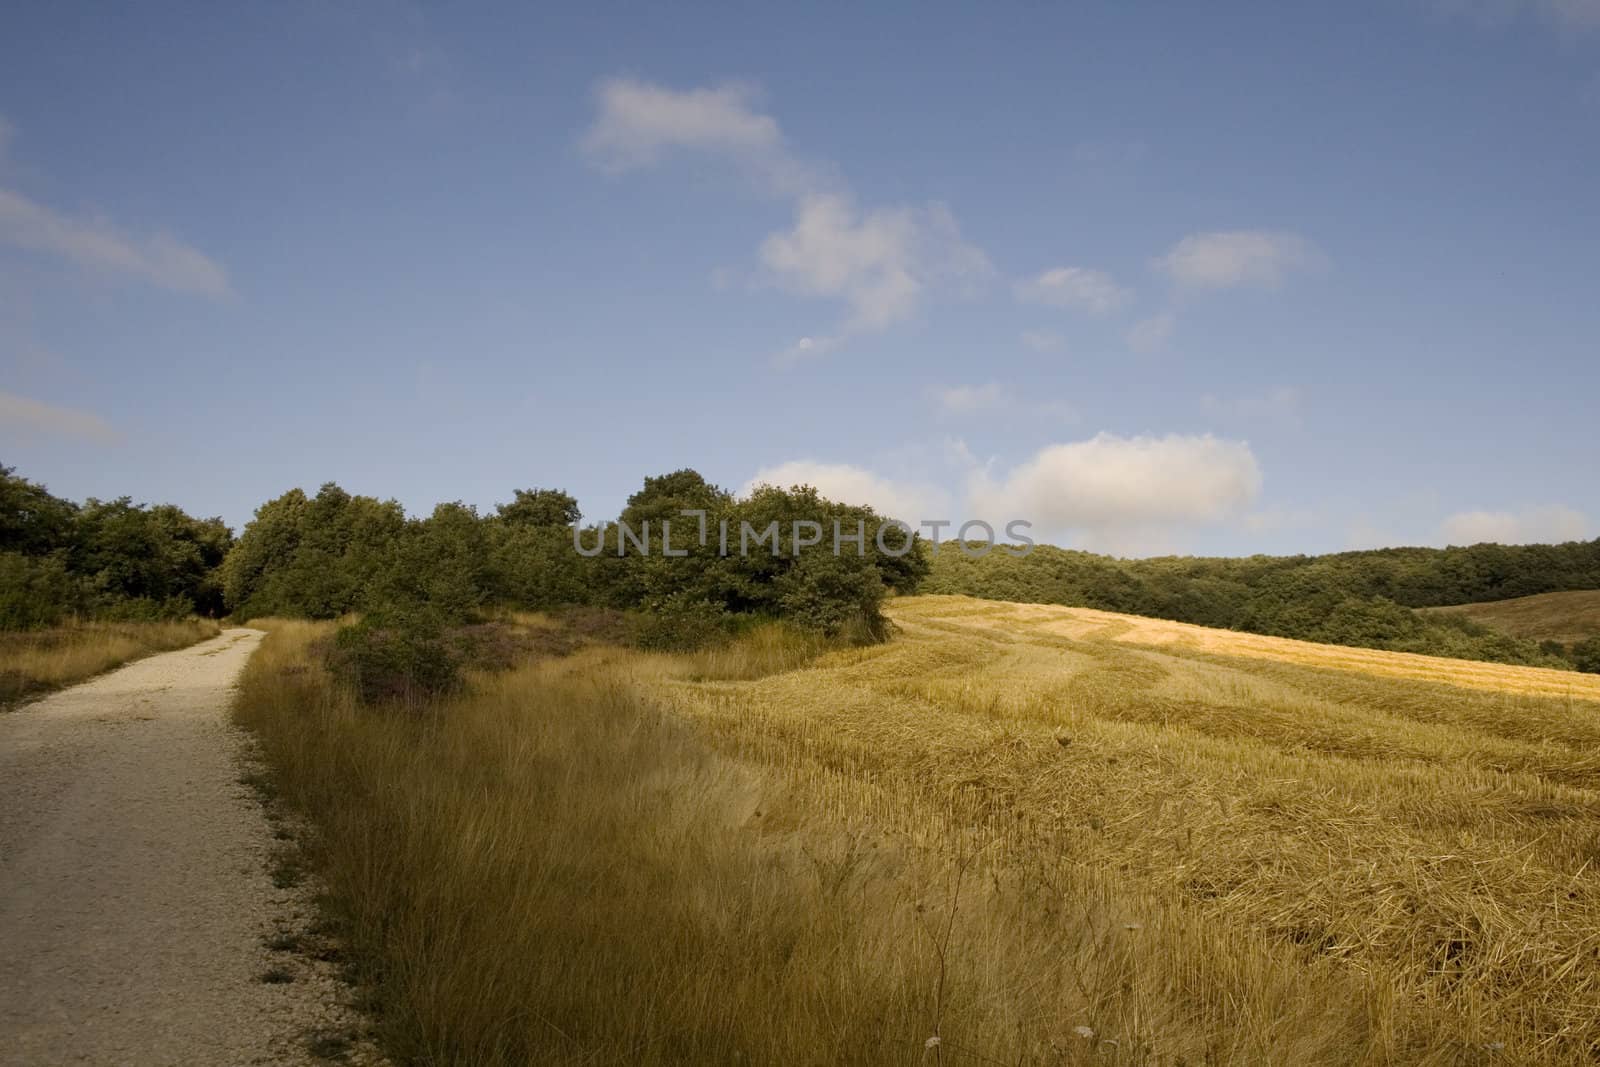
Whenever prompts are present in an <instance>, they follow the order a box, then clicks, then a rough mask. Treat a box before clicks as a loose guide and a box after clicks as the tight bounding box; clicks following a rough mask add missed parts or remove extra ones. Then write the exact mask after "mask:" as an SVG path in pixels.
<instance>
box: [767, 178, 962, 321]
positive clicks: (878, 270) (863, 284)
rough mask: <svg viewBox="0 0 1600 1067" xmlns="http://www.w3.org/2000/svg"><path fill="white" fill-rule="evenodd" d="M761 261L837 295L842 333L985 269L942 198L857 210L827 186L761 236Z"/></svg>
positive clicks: (776, 273) (785, 276)
mask: <svg viewBox="0 0 1600 1067" xmlns="http://www.w3.org/2000/svg"><path fill="white" fill-rule="evenodd" d="M761 262H762V264H763V265H764V266H765V267H766V269H767V271H768V272H769V273H770V274H771V275H772V277H773V278H774V279H776V280H777V282H778V283H779V284H780V285H782V286H783V287H784V288H787V289H790V290H792V291H795V292H799V293H803V294H806V295H810V296H827V297H835V298H839V299H842V300H844V301H845V303H846V304H847V305H848V306H849V307H850V310H851V315H850V318H849V319H848V320H847V321H846V322H845V324H844V331H845V332H846V333H858V332H862V331H869V330H881V329H884V328H885V327H888V326H890V325H892V324H894V323H896V322H900V321H902V320H904V319H907V318H909V317H911V315H913V314H914V313H915V311H916V310H917V307H918V306H919V304H920V302H921V300H922V297H923V295H924V293H925V292H927V291H928V290H929V289H931V288H934V287H937V286H941V285H946V284H956V285H959V284H963V283H971V282H973V281H975V280H977V279H981V278H984V277H986V276H988V275H989V274H990V273H991V272H992V270H993V268H992V267H991V266H990V264H989V259H988V257H987V256H985V255H984V254H983V252H982V251H980V250H979V249H977V248H975V247H973V246H972V245H970V244H967V243H966V242H965V241H963V240H962V239H961V231H960V228H959V227H958V226H957V225H956V222H955V218H954V217H953V216H952V215H951V214H950V212H949V210H948V209H947V208H945V207H944V206H943V205H942V204H929V205H928V206H927V207H925V208H909V207H897V208H879V209H876V210H872V211H866V212H863V211H859V210H858V209H857V208H856V207H855V205H854V204H853V203H852V202H851V200H850V199H849V198H848V197H846V196H843V195H839V194H832V193H828V194H813V195H808V196H805V197H802V198H801V200H800V202H799V204H798V205H797V207H796V209H795V223H794V226H793V228H792V229H789V230H786V231H782V232H780V233H774V234H772V235H771V236H769V237H768V238H767V239H766V240H765V241H764V242H762V245H761Z"/></svg>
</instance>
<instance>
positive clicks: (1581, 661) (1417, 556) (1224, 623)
mask: <svg viewBox="0 0 1600 1067" xmlns="http://www.w3.org/2000/svg"><path fill="white" fill-rule="evenodd" d="M1576 589H1600V539H1597V540H1595V541H1588V542H1582V541H1579V542H1572V543H1569V544H1564V545H1516V546H1511V545H1494V544H1482V545H1473V546H1471V547H1468V548H1382V549H1376V550H1371V551H1363V552H1340V553H1337V554H1334V555H1327V556H1249V557H1245V558H1238V559H1230V558H1205V557H1194V556H1173V557H1164V558H1155V559H1131V560H1123V559H1113V558H1111V557H1108V556H1099V555H1095V554H1094V553H1091V552H1077V551H1072V550H1070V549H1062V548H1055V547H1053V546H1049V545H1041V546H1039V547H1038V548H1036V549H1035V550H1034V551H1033V552H1032V553H1030V554H1029V555H1028V556H1026V557H1025V558H1020V559H1017V558H1012V557H1011V556H1010V555H1009V554H1007V553H1005V552H1001V551H995V552H990V553H989V554H988V555H986V556H984V557H983V558H981V559H973V558H969V557H968V556H967V555H964V554H963V553H961V552H959V551H956V550H955V549H954V548H953V547H952V546H945V547H944V548H943V549H942V550H941V551H940V552H939V553H938V554H937V555H936V556H935V557H934V559H933V560H932V568H931V573H930V574H929V576H928V577H927V578H926V579H925V580H924V581H923V582H922V584H921V586H920V587H919V591H920V592H924V593H964V594H966V595H968V596H975V597H984V598H987V599H990V600H1015V601H1026V602H1030V603H1040V604H1067V605H1076V606H1080V607H1092V608H1099V609H1101V610H1104V611H1118V612H1124V613H1126V614H1130V615H1148V616H1151V617H1154V618H1161V619H1175V620H1177V621H1180V622H1192V623H1196V624H1198V625H1201V626H1215V627H1219V628H1221V629H1228V630H1245V631H1248V632H1250V633H1258V634H1267V635H1269V636H1274V637H1293V638H1299V639H1300V640H1304V641H1320V642H1323V643H1326V644H1333V645H1355V646H1359V647H1362V648H1382V649H1390V650H1392V651H1397V652H1420V653H1424V654H1426V655H1432V656H1453V657H1456V658H1460V659H1482V660H1492V661H1495V662H1499V663H1521V664H1528V665H1534V666H1545V667H1577V668H1578V669H1581V670H1590V671H1595V672H1597V673H1600V641H1595V640H1590V641H1586V642H1583V643H1581V644H1579V645H1573V646H1565V645H1561V644H1559V643H1557V642H1545V643H1543V644H1537V643H1534V642H1532V641H1526V640H1523V639H1520V638H1515V637H1511V636H1509V635H1506V634H1502V633H1499V632H1498V631H1495V630H1491V629H1489V628H1488V627H1485V626H1482V625H1480V624H1478V623H1474V622H1472V621H1471V620H1468V619H1465V618H1462V617H1459V616H1454V615H1449V614H1439V615H1422V614H1418V613H1417V612H1415V611H1412V610H1410V609H1412V608H1430V607H1443V606H1447V605H1454V604H1473V603H1479V602H1482V601H1488V600H1506V599H1509V598H1511V597H1520V596H1529V595H1532V594H1534V593H1553V592H1562V591H1568V590H1576Z"/></svg>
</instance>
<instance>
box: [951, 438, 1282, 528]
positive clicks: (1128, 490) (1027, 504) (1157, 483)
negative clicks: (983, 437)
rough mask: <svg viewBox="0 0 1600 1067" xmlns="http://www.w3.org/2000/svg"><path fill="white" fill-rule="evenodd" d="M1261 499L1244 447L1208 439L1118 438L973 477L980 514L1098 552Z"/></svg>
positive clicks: (1054, 448)
mask: <svg viewBox="0 0 1600 1067" xmlns="http://www.w3.org/2000/svg"><path fill="white" fill-rule="evenodd" d="M1260 492H1261V469H1260V467H1259V466H1258V465H1257V463H1256V458H1255V455H1254V454H1253V453H1252V452H1251V451H1250V446H1249V445H1248V444H1246V443H1244V442H1243V441H1227V440H1222V439H1220V438H1216V437H1213V436H1211V435H1210V434H1206V435H1204V436H1185V435H1181V434H1168V435H1167V436H1165V437H1120V436H1117V435H1115V434H1107V433H1102V434H1098V435H1097V436H1095V437H1093V438H1090V439H1089V440H1087V441H1075V442H1071V443H1068V444H1058V445H1051V446H1049V447H1047V448H1044V449H1042V450H1040V451H1039V452H1038V453H1037V454H1036V455H1034V457H1033V458H1032V459H1030V460H1028V461H1027V462H1025V463H1023V464H1021V465H1020V466H1018V467H1016V468H1015V469H1014V470H1012V471H1011V472H1010V473H1009V474H1008V475H1006V476H1005V477H1004V478H1001V479H998V480H996V479H993V478H991V477H990V476H989V474H988V473H987V471H984V472H979V473H977V474H975V475H974V477H973V481H972V485H971V497H972V501H973V505H974V510H975V512H976V513H977V514H981V515H984V516H985V517H990V518H991V521H1002V522H1005V521H1010V520H1011V519H1013V518H1022V519H1027V520H1029V521H1030V522H1032V523H1034V524H1035V526H1036V527H1037V528H1038V529H1040V530H1042V531H1047V532H1048V531H1073V532H1077V533H1080V534H1083V535H1086V536H1087V537H1088V538H1089V540H1090V541H1091V542H1093V543H1096V544H1107V545H1117V544H1120V545H1127V544H1133V543H1143V542H1148V541H1149V540H1150V534H1151V533H1152V531H1154V530H1159V529H1161V528H1166V527H1171V526H1174V525H1187V524H1204V523H1214V522H1219V521H1222V520H1223V519H1226V518H1228V517H1229V516H1231V515H1235V514H1237V513H1239V512H1240V511H1242V510H1243V509H1244V508H1246V507H1248V506H1249V505H1250V504H1251V503H1252V502H1253V501H1254V500H1255V499H1256V497H1257V496H1258V495H1259V494H1260Z"/></svg>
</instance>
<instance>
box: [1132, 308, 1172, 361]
mask: <svg viewBox="0 0 1600 1067" xmlns="http://www.w3.org/2000/svg"><path fill="white" fill-rule="evenodd" d="M1177 324H1178V317H1177V316H1176V315H1174V314H1173V313H1172V312H1170V311H1163V312H1161V313H1160V314H1159V315H1152V316H1150V317H1149V318H1148V319H1141V320H1140V321H1138V322H1136V323H1134V324H1133V326H1132V328H1131V329H1129V330H1128V347H1129V348H1131V349H1133V350H1134V351H1135V352H1156V351H1159V350H1161V349H1163V348H1165V347H1166V346H1167V342H1168V341H1170V340H1172V331H1173V328H1174V327H1175V326H1177Z"/></svg>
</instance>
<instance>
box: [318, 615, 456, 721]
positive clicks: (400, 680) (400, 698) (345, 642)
mask: <svg viewBox="0 0 1600 1067" xmlns="http://www.w3.org/2000/svg"><path fill="white" fill-rule="evenodd" d="M328 664H329V667H330V669H331V670H332V671H333V673H334V675H335V676H336V677H338V678H339V679H340V680H341V681H343V682H344V683H345V684H347V685H349V686H351V687H352V688H353V689H354V690H355V692H356V693H357V695H359V696H360V698H361V700H362V701H363V702H365V703H368V704H395V703H398V704H404V705H406V706H408V707H418V706H420V705H421V704H423V703H424V702H426V701H427V700H430V699H432V698H434V697H437V696H440V695H443V694H446V693H450V692H454V691H455V690H457V689H459V688H460V687H461V665H462V656H461V653H460V650H459V649H458V648H456V647H455V646H454V645H453V644H452V643H451V642H450V641H449V640H448V639H447V637H446V635H445V631H444V629H443V627H442V626H441V625H440V624H439V621H438V618H437V616H435V615H434V614H433V613H430V612H414V613H402V612H389V613H375V614H372V615H369V616H368V617H366V618H364V619H362V620H361V621H360V622H359V623H356V624H355V625H353V626H345V627H342V628H341V629H340V630H339V632H338V633H337V634H336V635H335V637H334V647H333V649H332V651H331V653H330V654H329V657H328Z"/></svg>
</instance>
